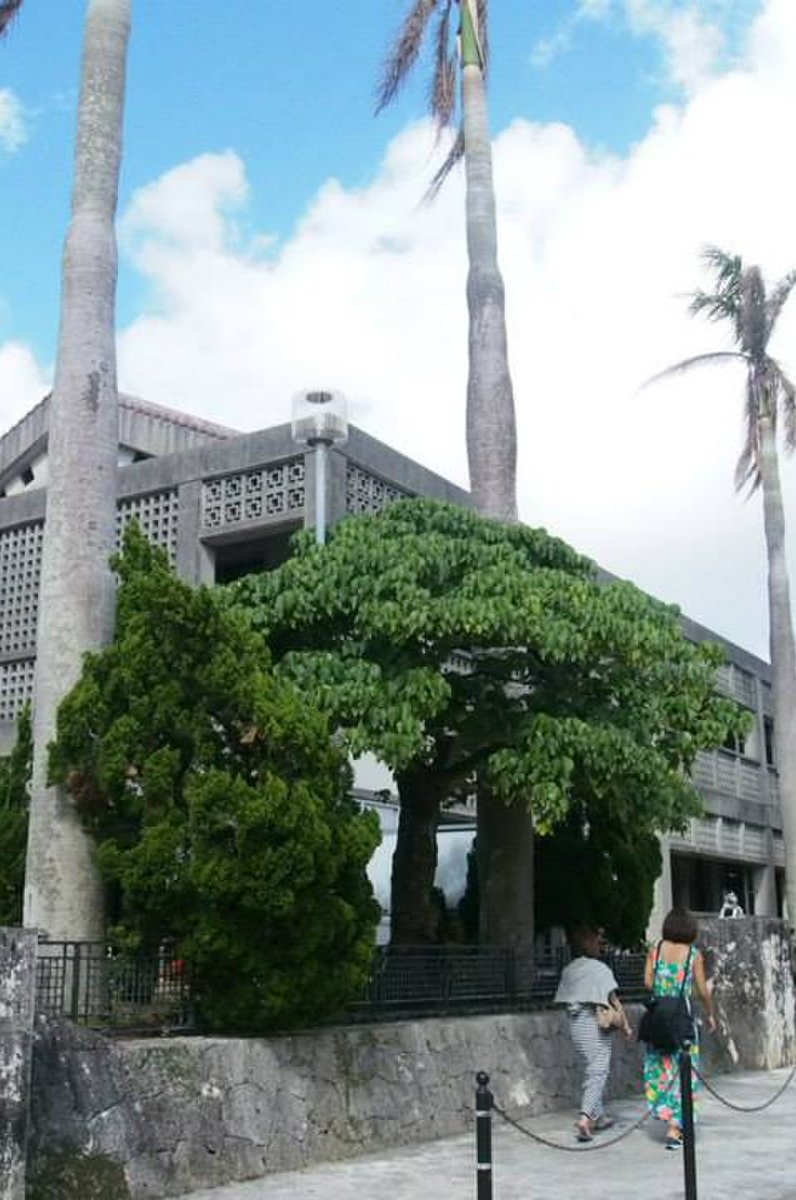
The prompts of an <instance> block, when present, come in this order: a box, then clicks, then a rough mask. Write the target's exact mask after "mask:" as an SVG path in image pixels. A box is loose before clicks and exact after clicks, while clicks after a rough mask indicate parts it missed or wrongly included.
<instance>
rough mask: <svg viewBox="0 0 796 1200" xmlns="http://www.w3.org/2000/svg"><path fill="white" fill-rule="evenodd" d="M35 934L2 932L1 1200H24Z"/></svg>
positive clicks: (28, 932)
mask: <svg viewBox="0 0 796 1200" xmlns="http://www.w3.org/2000/svg"><path fill="white" fill-rule="evenodd" d="M35 972H36V934H35V933H33V932H32V931H30V930H23V929H5V928H0V1200H25V1157H26V1142H27V1121H28V1105H29V1099H30V1090H29V1089H30V1071H31V1057H32V1045H33V998H34V985H35Z"/></svg>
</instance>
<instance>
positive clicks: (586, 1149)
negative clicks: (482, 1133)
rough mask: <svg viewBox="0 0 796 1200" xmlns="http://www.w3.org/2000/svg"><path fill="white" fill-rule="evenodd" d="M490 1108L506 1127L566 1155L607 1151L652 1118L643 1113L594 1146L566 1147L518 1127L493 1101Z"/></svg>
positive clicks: (521, 1126) (522, 1126) (650, 1114)
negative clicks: (628, 1124)
mask: <svg viewBox="0 0 796 1200" xmlns="http://www.w3.org/2000/svg"><path fill="white" fill-rule="evenodd" d="M492 1108H493V1109H494V1111H495V1112H496V1113H497V1115H498V1116H499V1117H502V1118H503V1120H504V1121H505V1122H506V1124H507V1125H511V1126H512V1127H513V1128H514V1129H516V1130H517V1132H518V1133H524V1134H525V1136H526V1137H528V1138H531V1140H532V1141H534V1142H539V1144H540V1145H542V1146H547V1147H548V1148H549V1149H550V1150H563V1151H564V1152H565V1153H567V1154H589V1153H591V1151H593V1150H607V1149H608V1147H609V1146H615V1145H616V1143H617V1142H621V1141H623V1140H624V1138H626V1137H629V1136H630V1134H631V1133H635V1132H636V1130H637V1129H640V1128H641V1126H642V1125H643V1124H644V1122H645V1121H648V1120H649V1119H650V1117H651V1116H652V1113H650V1112H649V1111H647V1112H645V1113H643V1114H642V1116H640V1117H639V1119H638V1120H637V1121H634V1122H633V1124H632V1125H631V1126H630V1127H629V1128H628V1129H623V1130H622V1132H621V1133H620V1134H618V1135H617V1136H616V1137H612V1138H610V1139H609V1140H608V1141H600V1142H598V1143H597V1144H596V1145H594V1146H592V1145H586V1146H583V1145H580V1146H566V1145H564V1143H563V1142H554V1141H553V1140H552V1138H546V1137H542V1135H541V1134H540V1133H534V1132H533V1130H531V1129H526V1128H525V1126H524V1125H520V1123H519V1121H516V1120H515V1119H514V1117H510V1116H509V1114H508V1113H507V1112H504V1110H503V1109H502V1108H501V1107H500V1105H499V1104H497V1103H495V1101H494V1100H493V1101H492Z"/></svg>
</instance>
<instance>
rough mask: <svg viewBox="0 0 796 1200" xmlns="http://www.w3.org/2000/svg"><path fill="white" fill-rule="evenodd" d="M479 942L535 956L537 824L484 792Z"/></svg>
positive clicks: (481, 795) (481, 791)
mask: <svg viewBox="0 0 796 1200" xmlns="http://www.w3.org/2000/svg"><path fill="white" fill-rule="evenodd" d="M476 846H477V851H478V879H479V887H480V899H481V907H480V912H479V928H478V937H479V941H480V942H482V943H485V944H488V945H496V946H508V947H510V948H511V949H514V950H517V951H522V952H524V953H525V954H527V955H528V956H530V955H531V954H532V952H533V934H534V923H533V824H532V821H531V817H530V816H529V814H528V813H527V812H526V811H525V809H523V808H518V807H516V806H513V805H507V804H504V803H503V802H502V801H501V800H498V799H497V798H496V797H495V796H492V795H490V794H489V792H488V791H487V790H486V789H482V788H479V794H478V832H477V837H476Z"/></svg>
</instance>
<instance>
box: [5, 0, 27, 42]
mask: <svg viewBox="0 0 796 1200" xmlns="http://www.w3.org/2000/svg"><path fill="white" fill-rule="evenodd" d="M21 8H22V0H0V37H2V36H3V34H4V33H5V32H6V31H7V30H8V27H9V26H10V24H11V22H12V21H13V20H14V17H15V16H16V15H17V13H18V12H19V10H20V9H21Z"/></svg>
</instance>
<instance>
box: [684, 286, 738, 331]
mask: <svg viewBox="0 0 796 1200" xmlns="http://www.w3.org/2000/svg"><path fill="white" fill-rule="evenodd" d="M739 309H740V300H738V299H736V298H735V297H732V296H725V295H724V294H723V293H722V292H692V294H691V302H690V303H689V305H688V311H689V312H690V313H691V315H692V316H695V315H696V314H697V313H702V312H703V313H706V314H707V317H708V320H709V321H724V320H730V321H732V322H733V323H734V322H736V321H737V319H738V313H739Z"/></svg>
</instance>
